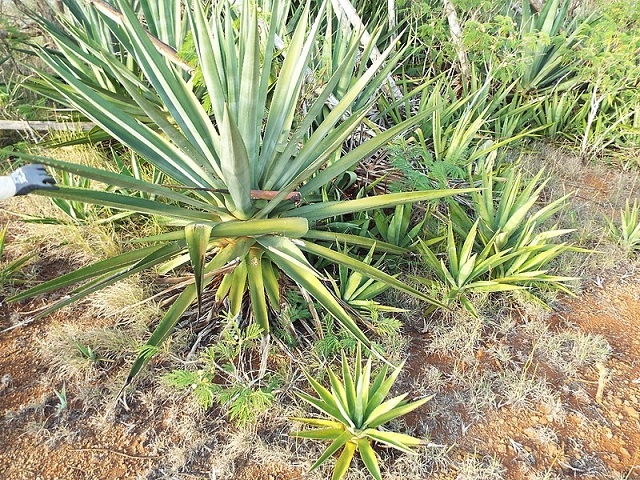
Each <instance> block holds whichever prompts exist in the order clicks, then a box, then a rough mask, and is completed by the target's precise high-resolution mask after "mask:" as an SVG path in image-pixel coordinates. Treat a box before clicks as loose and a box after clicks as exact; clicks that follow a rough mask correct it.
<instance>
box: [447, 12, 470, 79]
mask: <svg viewBox="0 0 640 480" xmlns="http://www.w3.org/2000/svg"><path fill="white" fill-rule="evenodd" d="M444 13H445V14H446V15H447V21H448V22H449V30H450V31H451V40H453V44H454V45H455V46H456V50H457V55H458V61H459V62H460V74H461V75H462V77H463V79H464V80H469V59H468V58H467V51H466V50H465V48H464V43H463V42H462V28H461V27H460V22H459V20H458V15H457V14H456V9H455V8H454V7H453V3H451V0H444Z"/></svg>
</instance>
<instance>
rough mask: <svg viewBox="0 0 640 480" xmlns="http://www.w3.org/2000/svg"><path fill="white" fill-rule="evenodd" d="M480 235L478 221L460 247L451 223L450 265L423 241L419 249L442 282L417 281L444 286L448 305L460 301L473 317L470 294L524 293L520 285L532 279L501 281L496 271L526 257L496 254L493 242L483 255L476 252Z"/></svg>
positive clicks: (449, 233) (448, 233)
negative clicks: (516, 291) (517, 291)
mask: <svg viewBox="0 0 640 480" xmlns="http://www.w3.org/2000/svg"><path fill="white" fill-rule="evenodd" d="M477 231H478V221H476V223H474V224H473V226H472V227H471V230H470V231H469V233H468V235H467V237H466V238H465V239H464V243H463V244H462V246H460V247H459V246H458V243H459V242H457V239H456V238H455V236H454V234H453V227H452V224H451V222H449V225H448V228H447V246H446V253H447V262H446V263H445V261H444V259H442V258H439V257H438V256H437V255H436V253H435V252H434V251H433V250H432V249H431V247H430V246H429V244H428V243H427V242H424V241H422V240H421V241H420V243H419V245H418V249H419V251H420V253H421V254H422V256H423V257H422V258H423V261H424V263H425V264H426V266H427V267H429V269H431V270H432V271H433V272H434V273H435V275H436V277H437V279H438V280H437V281H435V280H432V279H429V278H426V277H418V278H417V280H418V281H419V282H421V283H423V284H425V285H428V286H432V287H433V286H437V285H438V284H442V285H444V287H445V290H446V294H445V297H444V303H445V304H447V305H450V304H451V303H453V302H454V301H460V303H461V304H462V306H463V307H464V308H465V309H467V311H469V312H470V313H472V314H473V315H477V314H478V312H477V310H476V308H475V307H474V306H473V303H471V301H470V300H469V297H468V295H469V294H470V293H489V292H505V291H508V290H517V289H522V288H525V287H524V286H523V285H517V283H522V282H523V281H526V280H529V279H530V277H526V276H515V275H514V276H510V277H501V276H497V275H492V274H491V272H493V271H496V270H497V269H498V268H499V267H500V266H501V265H502V264H504V263H505V262H508V261H509V260H510V259H512V258H513V257H515V256H517V255H521V254H522V253H521V252H517V251H516V252H511V253H509V250H502V251H500V252H497V253H496V252H494V251H493V250H492V246H493V242H492V241H491V242H489V244H488V245H486V246H485V247H484V248H483V249H482V251H480V252H474V251H473V247H474V244H475V242H476V236H477Z"/></svg>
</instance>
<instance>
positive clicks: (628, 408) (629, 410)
mask: <svg viewBox="0 0 640 480" xmlns="http://www.w3.org/2000/svg"><path fill="white" fill-rule="evenodd" d="M624 411H625V412H626V414H627V415H629V416H630V417H631V418H636V419H638V418H640V414H639V413H638V411H637V410H636V409H635V408H633V407H632V406H630V405H628V406H625V407H624Z"/></svg>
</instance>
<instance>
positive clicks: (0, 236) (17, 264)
mask: <svg viewBox="0 0 640 480" xmlns="http://www.w3.org/2000/svg"><path fill="white" fill-rule="evenodd" d="M8 228H9V226H8V225H5V226H4V228H3V229H2V230H0V262H1V263H0V293H1V292H2V289H3V288H4V285H5V284H7V283H10V282H11V281H12V280H13V279H14V277H15V275H16V274H17V273H18V272H19V271H20V270H21V269H22V268H23V267H24V266H25V265H26V264H27V263H28V262H29V260H31V259H32V258H33V257H34V256H35V253H30V254H27V255H24V256H22V257H19V258H17V259H15V260H12V261H10V262H7V263H5V262H4V261H3V259H2V255H3V254H4V247H5V245H6V238H7V230H8Z"/></svg>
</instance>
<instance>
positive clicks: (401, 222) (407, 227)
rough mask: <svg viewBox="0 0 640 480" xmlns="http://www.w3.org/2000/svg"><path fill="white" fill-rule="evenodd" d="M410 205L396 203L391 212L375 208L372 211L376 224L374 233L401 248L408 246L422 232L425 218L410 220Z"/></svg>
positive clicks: (411, 244) (411, 210)
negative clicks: (417, 220)
mask: <svg viewBox="0 0 640 480" xmlns="http://www.w3.org/2000/svg"><path fill="white" fill-rule="evenodd" d="M412 212H413V208H412V205H398V206H397V207H396V208H395V210H394V211H393V213H391V214H387V213H385V212H384V211H381V210H377V211H375V212H373V219H374V221H375V224H376V228H375V230H373V232H372V233H373V234H374V235H376V234H377V235H379V236H380V237H381V238H382V239H383V240H384V241H385V242H386V243H390V244H391V245H396V246H398V247H402V248H410V247H411V246H413V244H414V243H415V242H416V241H417V239H418V237H419V236H420V234H421V233H422V228H423V227H424V223H425V220H424V219H423V220H421V221H420V222H415V225H414V224H413V222H412V218H411V215H412Z"/></svg>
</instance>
